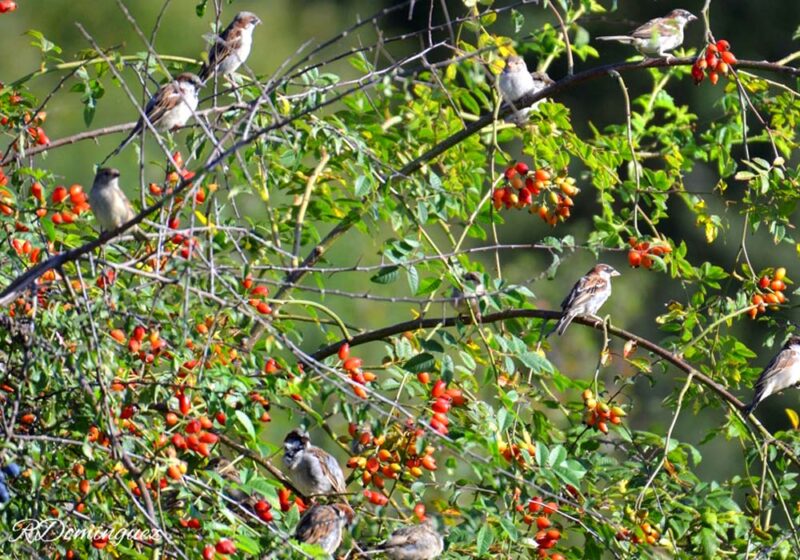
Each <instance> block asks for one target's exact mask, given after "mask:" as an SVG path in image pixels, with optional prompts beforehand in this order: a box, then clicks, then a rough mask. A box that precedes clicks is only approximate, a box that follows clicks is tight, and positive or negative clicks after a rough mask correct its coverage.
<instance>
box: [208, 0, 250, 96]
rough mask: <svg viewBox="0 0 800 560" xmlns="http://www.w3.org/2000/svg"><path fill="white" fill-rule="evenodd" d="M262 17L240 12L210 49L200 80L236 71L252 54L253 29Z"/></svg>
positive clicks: (216, 38)
mask: <svg viewBox="0 0 800 560" xmlns="http://www.w3.org/2000/svg"><path fill="white" fill-rule="evenodd" d="M260 23H261V19H259V17H258V16H257V15H255V14H254V13H252V12H239V13H238V14H236V17H235V18H233V21H232V22H231V23H230V25H228V27H226V28H225V30H224V31H223V32H222V33H220V34H219V35H218V36H215V37H214V42H213V44H212V45H211V48H210V49H209V50H208V62H207V63H205V64H204V65H203V67H202V68H201V69H200V80H202V81H203V83H205V82H207V81H208V79H209V78H210V77H211V76H212V74H216V75H218V76H228V75H230V74H233V73H234V72H236V70H238V69H239V67H240V66H241V65H242V64H244V62H245V61H246V60H247V57H248V56H250V49H251V48H252V46H253V30H255V28H256V25H258V24H260Z"/></svg>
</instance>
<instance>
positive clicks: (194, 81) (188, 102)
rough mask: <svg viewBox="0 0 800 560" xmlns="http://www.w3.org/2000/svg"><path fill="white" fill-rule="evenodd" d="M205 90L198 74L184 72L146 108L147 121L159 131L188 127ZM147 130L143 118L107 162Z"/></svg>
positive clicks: (169, 83) (109, 156)
mask: <svg viewBox="0 0 800 560" xmlns="http://www.w3.org/2000/svg"><path fill="white" fill-rule="evenodd" d="M201 87H203V82H201V81H200V78H198V77H197V76H195V75H194V74H190V73H189V72H184V73H183V74H180V75H178V76H177V77H176V78H175V79H174V80H172V81H171V82H168V83H166V84H164V85H163V86H161V87H160V88H159V89H158V91H156V93H155V94H154V95H153V97H151V98H150V101H148V102H147V105H146V106H145V108H144V114H145V116H146V117H147V120H148V121H150V124H152V125H153V127H155V129H156V130H159V131H168V130H170V131H171V130H174V129H176V128H179V127H181V126H184V125H185V124H186V123H187V122H189V119H190V118H191V117H192V115H193V114H194V111H195V110H196V109H197V103H198V99H197V93H198V91H200V88H201ZM144 127H145V124H144V118H142V117H140V118H139V121H138V122H137V123H136V126H135V127H133V130H132V131H131V133H130V134H129V135H128V136H127V137H126V138H125V140H123V141H122V143H121V144H120V145H119V146H117V149H116V150H114V151H113V152H111V153H110V154H109V155H108V156H107V157H106V159H105V160H103V161H104V162H105V161H107V160H108V159H109V158H111V157H113V156H115V155H117V154H118V153H120V152H121V151H122V150H123V149H124V148H125V146H127V145H128V144H130V143H131V141H132V140H133V139H134V138H135V137H136V135H137V134H139V133H140V132H141V131H142V130H143V129H144Z"/></svg>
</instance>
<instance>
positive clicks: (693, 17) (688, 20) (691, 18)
mask: <svg viewBox="0 0 800 560" xmlns="http://www.w3.org/2000/svg"><path fill="white" fill-rule="evenodd" d="M696 19H697V16H696V15H694V14H689V17H688V18H686V21H687V22H690V21H694V20H696Z"/></svg>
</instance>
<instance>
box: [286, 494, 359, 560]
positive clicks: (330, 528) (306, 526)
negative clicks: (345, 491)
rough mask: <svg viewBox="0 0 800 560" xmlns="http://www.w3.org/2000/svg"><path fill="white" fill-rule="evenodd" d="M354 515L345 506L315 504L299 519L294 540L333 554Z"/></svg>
mask: <svg viewBox="0 0 800 560" xmlns="http://www.w3.org/2000/svg"><path fill="white" fill-rule="evenodd" d="M354 515H355V513H354V512H353V510H352V508H350V506H348V505H347V504H333V505H329V506H327V505H320V504H315V505H313V506H311V508H309V509H308V511H306V512H305V513H304V514H303V517H301V518H300V521H299V522H298V524H297V528H296V529H295V531H294V538H295V539H297V540H298V541H300V542H303V543H308V544H316V545H319V546H320V547H321V548H322V549H323V550H324V551H325V552H327V553H328V554H333V553H334V552H336V549H337V548H339V545H340V544H342V536H343V534H344V529H345V527H348V526H349V525H350V524H351V523H352V522H353V517H354Z"/></svg>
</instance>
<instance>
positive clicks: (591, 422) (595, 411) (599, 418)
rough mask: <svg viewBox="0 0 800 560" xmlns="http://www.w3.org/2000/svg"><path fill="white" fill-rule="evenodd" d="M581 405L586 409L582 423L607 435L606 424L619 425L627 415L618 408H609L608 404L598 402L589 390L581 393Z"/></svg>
mask: <svg viewBox="0 0 800 560" xmlns="http://www.w3.org/2000/svg"><path fill="white" fill-rule="evenodd" d="M583 405H584V406H585V407H586V416H585V418H584V419H583V423H584V424H586V425H587V426H589V427H590V428H594V429H595V430H598V431H600V432H603V433H604V434H607V433H608V423H609V422H611V423H612V424H621V423H622V418H623V417H625V416H626V415H627V414H626V412H625V411H624V410H622V409H621V408H620V407H618V406H609V405H608V403H604V402H601V401H598V400H597V399H596V398H595V396H594V393H592V391H591V390H590V389H586V390H585V391H584V392H583Z"/></svg>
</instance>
